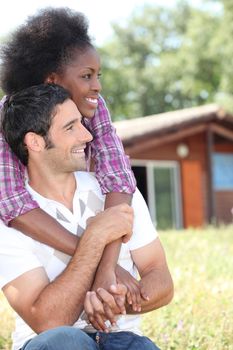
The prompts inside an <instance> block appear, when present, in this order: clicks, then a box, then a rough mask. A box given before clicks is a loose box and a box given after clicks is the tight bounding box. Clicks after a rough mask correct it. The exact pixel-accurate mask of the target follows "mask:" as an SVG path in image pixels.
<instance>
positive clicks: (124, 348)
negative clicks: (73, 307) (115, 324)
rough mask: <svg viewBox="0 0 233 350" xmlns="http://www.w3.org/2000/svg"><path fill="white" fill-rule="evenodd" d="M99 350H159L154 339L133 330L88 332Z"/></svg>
mask: <svg viewBox="0 0 233 350" xmlns="http://www.w3.org/2000/svg"><path fill="white" fill-rule="evenodd" d="M88 334H89V336H90V337H91V338H92V339H94V340H95V342H96V343H97V344H98V350H159V348H158V347H157V346H156V345H155V344H154V343H152V341H151V340H150V339H149V338H147V337H143V336H139V335H137V334H135V333H132V332H112V333H102V332H97V333H94V334H93V333H88Z"/></svg>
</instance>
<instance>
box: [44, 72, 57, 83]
mask: <svg viewBox="0 0 233 350" xmlns="http://www.w3.org/2000/svg"><path fill="white" fill-rule="evenodd" d="M57 79H58V75H57V73H50V74H49V75H48V76H47V78H46V79H45V83H46V84H56V83H57Z"/></svg>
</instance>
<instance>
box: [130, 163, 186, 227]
mask: <svg viewBox="0 0 233 350" xmlns="http://www.w3.org/2000/svg"><path fill="white" fill-rule="evenodd" d="M132 163H133V167H132V168H133V171H134V174H135V177H136V180H137V186H138V188H139V190H140V191H141V192H142V194H143V196H144V198H145V200H146V202H147V204H148V206H149V209H150V213H151V217H152V220H153V221H154V222H156V224H157V228H158V229H169V228H181V227H182V210H181V196H180V176H179V167H178V163H177V162H168V161H136V160H135V161H132Z"/></svg>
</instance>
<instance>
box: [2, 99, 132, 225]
mask: <svg viewBox="0 0 233 350" xmlns="http://www.w3.org/2000/svg"><path fill="white" fill-rule="evenodd" d="M2 101H3V100H2ZM2 101H1V103H0V108H1V107H2ZM85 125H86V126H87V128H88V129H89V130H90V132H91V133H92V135H93V141H92V142H91V143H90V148H91V156H92V157H93V158H94V160H95V172H96V177H97V179H98V181H99V184H100V186H101V189H102V192H103V193H109V192H125V193H133V192H134V191H135V187H136V181H135V178H134V175H133V172H132V170H131V166H130V162H129V158H128V157H127V156H126V155H125V153H124V149H123V145H122V142H121V140H120V139H119V137H118V136H117V135H116V131H115V128H114V126H113V124H112V122H111V117H110V114H109V111H108V109H107V107H106V104H105V101H104V99H103V98H102V97H100V98H99V104H98V109H97V111H96V113H95V116H94V118H92V119H86V120H85ZM24 174H25V167H24V166H23V165H22V163H21V162H20V161H19V160H18V158H17V157H16V156H15V155H14V154H13V153H12V152H11V150H10V147H9V146H8V144H7V143H6V141H5V140H4V137H3V135H2V134H1V133H0V176H1V182H0V184H1V185H0V217H1V219H2V221H4V222H5V223H6V224H8V223H9V222H10V221H11V220H12V219H14V218H16V217H18V216H19V215H22V214H25V213H27V212H28V211H30V210H32V209H35V208H38V204H37V202H35V201H34V200H33V199H32V198H31V196H30V194H29V193H28V192H27V190H26V189H25V187H24Z"/></svg>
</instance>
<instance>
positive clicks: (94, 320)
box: [84, 265, 148, 332]
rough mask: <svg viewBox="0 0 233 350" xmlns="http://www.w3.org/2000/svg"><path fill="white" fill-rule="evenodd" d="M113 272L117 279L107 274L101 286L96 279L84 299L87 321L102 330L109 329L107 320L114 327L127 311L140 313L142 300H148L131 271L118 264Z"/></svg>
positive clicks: (106, 330)
mask: <svg viewBox="0 0 233 350" xmlns="http://www.w3.org/2000/svg"><path fill="white" fill-rule="evenodd" d="M113 274H114V275H115V276H114V277H115V279H114V278H107V277H109V275H110V274H108V273H107V274H105V279H104V280H102V282H103V281H104V282H103V283H101V285H102V286H101V287H100V286H99V283H96V281H95V283H94V285H93V288H92V289H93V290H92V291H88V292H87V293H86V297H85V301H84V311H85V319H86V321H87V322H88V323H91V324H92V326H93V327H94V328H95V329H96V330H98V331H102V332H108V331H109V326H108V322H106V321H109V322H110V325H111V326H112V327H114V326H116V320H117V317H118V316H120V315H125V314H126V313H127V312H129V313H140V312H141V303H142V300H143V299H144V300H148V296H147V295H146V293H145V292H144V291H143V290H142V288H141V286H140V283H139V281H137V280H136V279H135V278H133V277H132V276H131V275H130V274H129V272H127V271H126V270H124V269H123V268H121V267H120V266H119V265H117V268H116V270H115V273H114V272H113ZM113 274H112V275H113ZM98 282H100V281H98Z"/></svg>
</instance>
